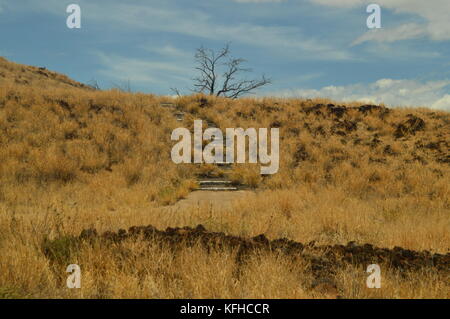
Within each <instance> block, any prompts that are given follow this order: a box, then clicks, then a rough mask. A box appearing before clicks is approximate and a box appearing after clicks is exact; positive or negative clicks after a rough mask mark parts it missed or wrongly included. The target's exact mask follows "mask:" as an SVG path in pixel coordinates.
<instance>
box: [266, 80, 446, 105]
mask: <svg viewBox="0 0 450 319" xmlns="http://www.w3.org/2000/svg"><path fill="white" fill-rule="evenodd" d="M449 89H450V80H443V81H428V82H424V83H423V82H420V81H416V80H404V79H403V80H394V79H380V80H378V81H376V82H373V83H370V84H362V83H357V84H351V85H345V86H326V87H323V88H321V89H294V90H285V91H281V92H277V93H276V94H275V95H278V96H284V97H304V98H314V97H326V98H330V99H333V100H337V101H361V102H363V103H376V104H378V103H385V104H386V105H390V106H425V107H430V108H435V109H443V110H449V111H450V95H449V94H446V92H448V91H449ZM272 94H273V93H272Z"/></svg>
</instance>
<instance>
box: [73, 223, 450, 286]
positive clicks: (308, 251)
mask: <svg viewBox="0 0 450 319" xmlns="http://www.w3.org/2000/svg"><path fill="white" fill-rule="evenodd" d="M98 239H100V240H102V241H109V242H115V243H119V242H121V241H124V240H133V239H143V240H151V241H153V242H157V243H161V244H164V245H167V246H168V247H171V248H172V249H173V250H174V251H176V250H177V249H179V248H182V247H190V246H194V245H198V244H200V245H201V246H203V247H204V248H205V249H206V250H207V251H209V250H210V249H215V250H217V249H219V250H220V249H237V250H238V253H237V262H238V263H240V262H242V261H243V260H244V259H245V258H246V256H249V255H250V254H251V253H253V252H257V251H262V252H274V253H280V254H283V255H286V256H289V257H291V258H302V259H303V260H306V261H308V262H309V263H310V265H311V271H312V272H313V273H314V274H315V275H316V276H318V277H323V275H324V274H330V273H334V270H335V269H336V268H339V267H342V266H345V264H352V265H362V266H363V267H367V266H368V265H370V264H379V265H385V266H388V267H390V268H393V269H397V270H400V271H412V270H420V269H423V268H433V269H435V270H436V271H438V272H444V273H449V272H450V253H447V254H445V255H444V254H437V253H431V252H429V251H413V250H409V249H404V248H401V247H394V248H393V249H388V248H379V247H375V246H372V245H371V244H363V245H360V244H357V243H355V242H349V243H348V244H347V245H322V246H319V245H315V243H314V242H311V243H308V244H304V243H300V242H295V241H292V240H289V239H287V238H281V239H275V240H269V239H267V238H266V236H265V235H263V234H261V235H258V236H255V237H253V238H244V237H238V236H231V235H227V234H225V233H222V232H209V231H207V230H206V229H205V228H204V227H203V226H202V225H198V226H197V227H196V228H190V227H183V228H167V229H166V230H165V231H161V230H158V229H156V228H155V227H153V226H151V225H150V226H134V227H131V228H130V229H129V230H128V231H126V230H124V229H121V230H119V231H118V232H111V231H107V232H105V233H103V234H101V235H100V234H98V233H97V231H96V230H95V229H86V230H83V231H82V233H81V234H80V236H79V237H78V240H80V241H89V240H98Z"/></svg>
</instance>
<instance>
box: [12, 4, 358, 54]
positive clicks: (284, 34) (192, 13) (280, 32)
mask: <svg viewBox="0 0 450 319" xmlns="http://www.w3.org/2000/svg"><path fill="white" fill-rule="evenodd" d="M23 1H24V2H20V3H19V4H15V5H16V6H18V7H21V8H22V9H25V8H27V9H28V10H36V11H46V12H50V13H52V14H55V15H58V16H59V15H61V11H62V7H63V5H62V3H61V1H60V0H41V1H30V0H23ZM244 1H245V0H244ZM256 1H258V0H256ZM259 2H261V0H260V1H259ZM79 3H80V6H81V8H82V14H83V19H87V20H88V21H95V22H96V23H102V24H103V25H104V26H105V27H110V28H122V29H131V30H133V31H135V30H145V31H150V32H168V33H177V34H181V35H187V36H193V37H198V38H204V39H208V40H222V41H223V42H229V41H231V42H237V43H245V44H247V45H254V46H258V47H260V48H261V49H270V50H274V51H278V52H281V53H282V54H286V55H290V56H299V57H301V58H302V59H310V60H311V59H314V60H333V61H339V60H349V59H353V56H351V55H350V53H349V52H348V51H347V50H346V49H342V48H337V47H336V46H335V45H333V44H332V43H331V42H330V41H326V40H324V39H319V38H314V37H313V36H309V35H307V34H304V32H303V31H302V29H301V28H300V27H298V26H280V25H262V24H256V23H249V22H242V23H237V24H236V23H235V24H230V23H220V22H218V21H217V19H215V17H214V16H213V15H211V14H209V13H207V12H205V11H200V10H196V9H190V8H188V7H184V6H180V5H175V4H173V3H166V2H164V3H158V4H154V3H153V2H145V3H142V4H133V3H124V2H118V1H104V0H98V1H96V2H95V3H94V2H92V1H86V0H79Z"/></svg>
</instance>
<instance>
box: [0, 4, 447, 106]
mask: <svg viewBox="0 0 450 319" xmlns="http://www.w3.org/2000/svg"><path fill="white" fill-rule="evenodd" d="M370 3H376V4H378V5H379V6H380V7H381V29H368V27H367V24H366V20H367V18H368V17H369V15H370V13H367V12H366V8H367V6H368V4H370ZM70 4H78V5H79V6H80V8H81V28H80V29H69V28H68V27H67V25H66V20H67V17H68V16H69V15H70V13H67V12H66V8H67V6H68V5H70ZM449 13H450V1H449V0H428V1H423V0H372V1H365V0H158V1H157V0H127V1H126V2H125V1H119V0H79V1H75V0H68V1H64V0H0V55H1V56H5V57H6V58H7V59H9V60H11V61H14V62H17V63H24V64H29V65H36V66H44V67H47V68H48V69H50V70H54V71H57V72H61V73H64V74H67V75H68V76H70V77H71V78H73V79H75V80H77V81H80V82H84V83H90V82H91V81H93V80H95V81H97V83H98V84H99V85H100V87H101V88H105V89H107V88H110V87H114V86H117V85H119V86H124V85H125V83H130V86H131V89H132V90H133V91H140V92H145V93H154V94H162V95H169V94H172V92H171V90H170V88H172V87H176V88H178V89H179V90H180V91H181V92H182V93H184V94H189V93H190V92H191V91H190V90H189V89H190V88H191V87H192V78H193V77H195V76H196V73H195V65H194V54H195V50H196V48H199V47H200V46H204V47H207V48H211V49H214V50H218V49H220V48H221V47H223V46H224V45H225V44H226V43H230V48H231V51H232V53H233V56H235V57H239V58H245V59H246V60H247V61H248V62H247V66H248V67H250V68H251V69H252V70H253V71H252V73H250V74H247V75H245V77H246V78H252V77H254V78H257V77H259V76H261V75H262V74H265V75H266V76H268V77H270V78H271V79H272V84H271V85H269V86H265V87H263V88H261V89H260V90H258V91H257V92H256V95H257V96H267V95H272V96H281V97H302V98H310V97H328V98H332V99H334V100H338V101H352V100H358V101H362V102H364V103H366V102H367V103H385V104H386V105H388V106H392V107H395V106H426V107H430V108H434V109H443V110H450V19H449Z"/></svg>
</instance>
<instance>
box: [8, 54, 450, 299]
mask: <svg viewBox="0 0 450 319" xmlns="http://www.w3.org/2000/svg"><path fill="white" fill-rule="evenodd" d="M169 100H170V101H171V102H173V103H176V104H177V106H178V108H179V109H180V110H183V111H185V112H186V114H187V116H186V117H185V120H184V122H182V123H180V122H177V121H176V120H175V118H174V116H173V114H172V111H170V110H169V109H167V108H164V107H161V106H160V103H161V102H165V101H169ZM194 119H205V120H206V119H208V120H210V121H212V122H214V123H216V124H217V125H218V126H219V127H221V128H222V129H225V128H226V127H243V128H247V127H255V128H259V127H279V128H280V138H281V141H280V148H281V150H280V171H279V173H277V174H275V175H273V176H269V177H261V176H260V175H259V165H253V164H252V165H250V164H244V165H234V166H233V169H232V171H231V173H230V174H231V177H232V179H233V180H234V181H235V182H242V183H245V184H248V185H251V186H253V187H255V189H256V191H255V192H249V194H248V195H247V196H246V197H245V198H244V199H242V200H238V201H236V202H235V203H233V205H232V206H231V208H230V207H224V208H223V209H220V208H215V209H213V208H212V207H210V206H207V205H200V204H199V205H196V206H193V207H188V208H185V209H176V210H173V209H172V210H171V209H170V208H167V207H161V206H163V205H168V204H171V203H174V202H175V201H176V200H178V199H180V198H182V197H183V196H185V195H186V194H187V193H188V192H189V191H190V190H191V189H192V188H193V187H194V186H195V185H194V184H195V183H194V176H195V174H196V173H199V172H202V173H206V174H210V175H220V174H223V173H224V172H223V171H221V170H220V169H218V168H217V167H213V166H208V165H200V166H196V165H175V164H173V163H172V161H171V159H170V149H171V147H172V145H173V144H174V143H173V142H172V141H171V140H170V135H171V132H172V130H173V129H174V128H176V127H179V126H180V125H182V126H186V127H192V123H193V122H192V121H193V120H194ZM449 143H450V114H449V113H446V112H439V111H433V110H428V109H408V108H404V109H389V108H387V107H384V106H363V105H360V104H358V103H348V104H345V105H344V104H342V103H338V102H333V101H328V100H323V99H315V100H302V99H276V98H264V99H254V98H243V99H238V100H227V99H223V98H211V97H205V96H197V95H193V96H186V97H181V98H178V99H175V100H172V99H169V98H165V97H158V96H154V95H150V94H132V93H124V92H121V91H118V90H110V91H97V90H93V89H92V88H90V87H88V86H85V85H83V84H80V83H77V82H75V81H72V80H70V79H69V78H67V77H66V76H63V75H60V74H57V73H54V72H50V71H47V70H42V69H39V68H35V67H28V66H23V65H19V64H14V63H11V62H8V61H6V60H4V59H1V60H0V159H1V160H0V256H2V257H1V258H0V298H1V297H3V298H9V297H21V298H26V297H42V298H59V297H77V298H104V297H114V298H121V297H133V298H155V297H156V298H191V297H192V298H205V297H206V298H216V297H223V298H228V297H234V298H251V297H257V298H280V297H284V298H305V297H309V298H310V297H320V298H323V297H325V298H334V297H336V296H337V295H340V296H343V297H348V298H368V297H388V298H397V297H403V298H425V297H428V298H434V297H448V291H449V284H448V280H446V279H445V278H446V276H448V275H449V274H448V271H447V272H445V271H444V272H443V271H441V270H439V271H437V270H436V269H435V268H433V266H432V265H428V264H427V265H426V266H424V267H421V268H420V269H412V270H411V269H409V270H404V269H403V270H402V269H399V268H398V267H397V268H395V267H392V265H390V264H389V262H387V261H386V262H385V263H383V264H382V272H383V288H382V289H377V290H370V289H367V288H365V279H366V274H365V265H363V264H360V263H359V264H355V263H352V262H345V263H344V264H345V265H347V266H345V267H339V268H336V269H328V268H327V271H329V273H328V275H323V272H319V273H320V276H323V278H322V277H317V276H316V275H314V274H315V272H312V271H311V269H313V268H314V267H316V265H315V264H314V262H315V261H314V260H316V261H317V260H319V261H321V260H324V258H325V259H326V258H327V255H326V252H323V251H321V250H318V251H316V252H314V253H311V254H313V255H310V256H309V257H308V258H304V259H301V258H300V259H295V258H290V257H289V256H286V255H285V254H278V253H276V252H271V251H267V250H264V251H256V252H254V254H252V255H251V256H250V257H249V258H248V259H247V260H246V261H245V262H244V263H243V262H242V261H241V260H240V259H239V258H237V255H238V250H236V249H234V248H226V247H225V248H224V247H220V246H218V247H216V246H213V245H212V244H211V245H212V246H208V245H209V244H208V243H207V245H206V246H207V248H205V246H204V244H205V243H202V244H198V245H197V244H195V243H194V244H193V245H190V246H183V245H181V247H178V248H177V249H176V250H175V251H174V250H172V249H169V248H170V247H169V246H170V245H169V246H167V245H166V244H167V243H164V242H161V241H158V240H156V239H151V238H150V239H149V238H140V237H133V238H131V237H130V238H128V237H126V236H125V237H124V236H122V237H120V236H119V238H120V240H116V241H115V240H112V241H111V240H109V239H108V238H110V237H111V236H109V235H106V236H105V238H106V239H108V240H100V239H99V240H97V239H96V238H97V237H96V236H87V238H91V237H92V238H91V239H89V240H81V241H80V240H79V238H80V237H79V235H80V233H82V231H83V230H84V232H83V234H84V235H86V234H88V235H89V234H93V233H94V231H93V230H92V229H94V228H95V229H96V232H98V233H103V232H109V233H111V232H116V231H118V230H119V229H121V228H122V229H128V228H129V227H132V226H144V225H153V226H155V227H157V228H158V229H165V228H167V227H184V226H190V227H195V226H197V225H198V224H202V225H204V226H205V227H206V228H207V229H208V230H209V231H215V232H223V233H225V234H228V235H234V236H240V237H242V238H243V239H242V240H243V241H244V242H245V240H246V239H245V238H249V237H253V236H256V235H259V234H264V235H265V236H266V237H267V238H269V239H272V240H273V239H277V238H282V237H285V238H287V239H289V240H294V241H296V242H301V243H305V244H307V243H310V245H309V247H314V246H315V245H334V244H347V242H350V241H356V242H358V243H361V244H364V243H368V244H372V245H376V246H379V247H385V248H393V247H394V246H400V247H403V248H405V249H411V250H416V251H421V250H428V251H430V252H431V253H436V252H437V253H441V254H447V255H444V257H443V258H447V259H448V256H449V255H448V252H449V248H450V235H449V231H448V230H449V229H450V219H449V213H450V202H449V198H450V196H449V195H450V194H449V185H450V183H449V181H450V178H449V176H450V167H449V161H450V158H449V156H450V154H449V149H450V147H449ZM169 233H170V232H169ZM107 234H108V233H107ZM119 234H124V232H123V231H122V232H119ZM85 237H86V236H82V238H85ZM112 238H116V237H114V236H113V237H112ZM177 238H178V237H177ZM169 244H170V243H169ZM208 247H209V248H208ZM324 247H325V246H324ZM425 255H427V254H425ZM311 256H314V258H315V259H314V258H312V257H311ZM427 256H428V255H427ZM445 256H447V257H445ZM376 262H378V261H376ZM70 263H76V264H79V265H80V266H81V268H82V276H83V277H82V278H83V279H82V289H75V290H70V289H67V288H66V286H65V280H66V278H67V273H66V272H65V269H66V267H67V265H68V264H70ZM321 282H325V283H326V284H321Z"/></svg>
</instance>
